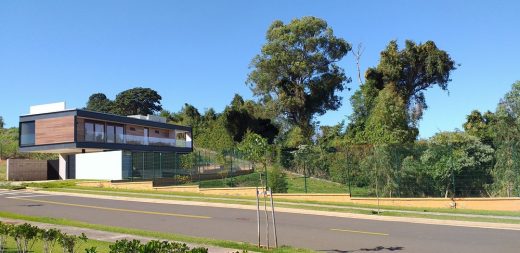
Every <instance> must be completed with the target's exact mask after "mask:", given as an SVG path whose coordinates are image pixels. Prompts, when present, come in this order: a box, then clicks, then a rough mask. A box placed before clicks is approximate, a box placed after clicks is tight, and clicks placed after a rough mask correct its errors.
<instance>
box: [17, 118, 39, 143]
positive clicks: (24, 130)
mask: <svg viewBox="0 0 520 253" xmlns="http://www.w3.org/2000/svg"><path fill="white" fill-rule="evenodd" d="M20 128H21V130H20V145H21V146H31V145H34V144H35V141H34V139H35V138H34V132H35V127H34V121H32V122H22V124H21V125H20Z"/></svg>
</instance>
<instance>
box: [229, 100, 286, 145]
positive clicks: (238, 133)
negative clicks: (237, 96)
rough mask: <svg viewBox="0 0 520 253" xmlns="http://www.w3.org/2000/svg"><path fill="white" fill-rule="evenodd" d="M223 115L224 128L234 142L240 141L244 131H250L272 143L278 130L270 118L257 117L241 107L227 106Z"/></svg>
mask: <svg viewBox="0 0 520 253" xmlns="http://www.w3.org/2000/svg"><path fill="white" fill-rule="evenodd" d="M224 117H225V127H226V130H227V131H228V133H229V134H230V135H231V136H232V137H233V140H234V141H235V142H241V141H242V139H243V138H244V135H245V134H246V132H247V131H251V132H254V133H257V134H259V135H260V136H262V137H263V138H266V139H267V140H268V142H269V143H273V141H274V138H275V137H276V136H277V135H278V132H279V130H278V127H277V126H275V125H274V124H273V123H272V122H271V120H270V119H264V118H257V117H255V116H254V115H251V114H250V113H249V112H248V111H247V110H245V109H243V108H239V109H234V108H228V109H227V110H226V111H225V112H224Z"/></svg>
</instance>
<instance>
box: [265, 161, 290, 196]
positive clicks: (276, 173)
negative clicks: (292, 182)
mask: <svg viewBox="0 0 520 253" xmlns="http://www.w3.org/2000/svg"><path fill="white" fill-rule="evenodd" d="M269 186H271V190H272V191H273V193H286V192H287V190H288V189H289V185H288V183H287V175H286V174H285V172H283V171H282V170H281V169H280V168H279V167H277V166H276V167H274V168H273V170H272V171H271V173H269Z"/></svg>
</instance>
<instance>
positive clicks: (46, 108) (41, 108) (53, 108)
mask: <svg viewBox="0 0 520 253" xmlns="http://www.w3.org/2000/svg"><path fill="white" fill-rule="evenodd" d="M63 110H65V102H58V103H52V104H44V105H33V106H31V107H30V108H29V114H40V113H47V112H59V111H63Z"/></svg>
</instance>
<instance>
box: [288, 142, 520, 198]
mask: <svg viewBox="0 0 520 253" xmlns="http://www.w3.org/2000/svg"><path fill="white" fill-rule="evenodd" d="M278 162H279V163H280V164H281V165H282V166H283V167H284V168H285V169H287V170H289V171H293V172H295V173H299V174H302V175H304V177H307V176H312V177H316V178H321V179H326V180H331V181H334V182H337V183H340V184H342V185H344V189H345V192H347V193H350V194H351V195H352V196H359V197H361V196H370V197H375V196H380V197H520V145H518V144H517V143H503V144H501V145H496V146H493V145H481V146H475V145H471V143H470V144H467V143H461V144H458V143H454V144H450V145H443V144H432V143H414V144H406V145H403V144H400V145H350V146H346V147H343V148H341V149H334V148H323V147H319V146H313V147H311V148H307V149H306V150H305V151H303V152H302V151H301V150H283V151H280V152H279V157H278Z"/></svg>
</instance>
